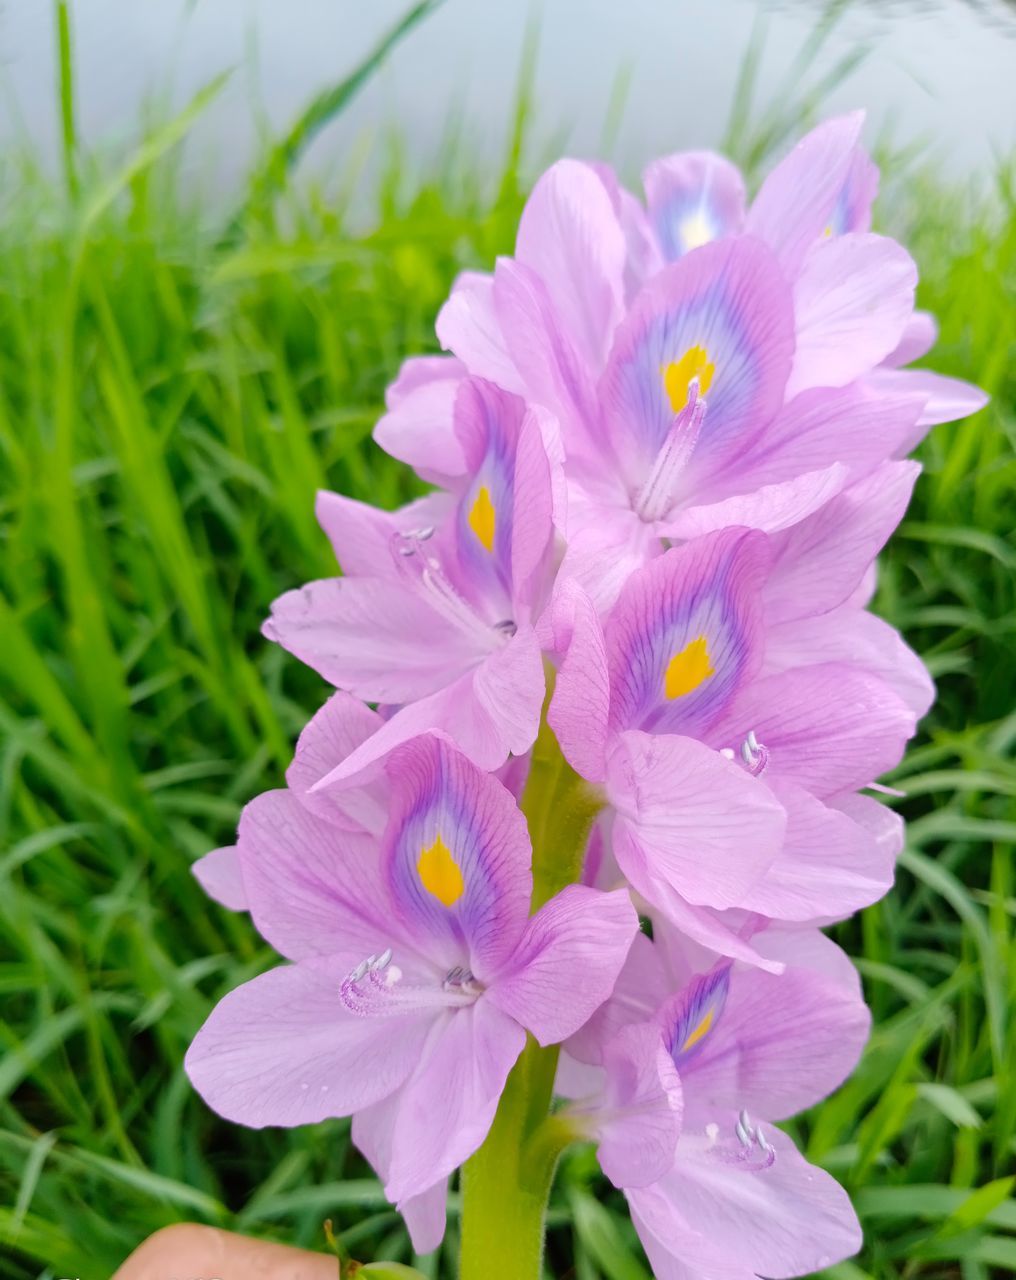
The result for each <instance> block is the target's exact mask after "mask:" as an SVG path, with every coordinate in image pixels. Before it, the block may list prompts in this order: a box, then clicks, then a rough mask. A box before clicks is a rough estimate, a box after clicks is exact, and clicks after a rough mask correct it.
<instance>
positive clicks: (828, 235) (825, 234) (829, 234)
mask: <svg viewBox="0 0 1016 1280" xmlns="http://www.w3.org/2000/svg"><path fill="white" fill-rule="evenodd" d="M832 234H833V225H832V223H830V224H829V226H828V227H826V229H825V230H824V231H823V232H822V238H823V239H824V240H830V239H832Z"/></svg>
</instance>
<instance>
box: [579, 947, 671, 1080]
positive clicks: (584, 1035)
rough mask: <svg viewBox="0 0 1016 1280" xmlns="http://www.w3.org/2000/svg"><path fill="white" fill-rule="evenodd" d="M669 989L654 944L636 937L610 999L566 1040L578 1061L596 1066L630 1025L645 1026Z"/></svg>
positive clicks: (664, 998) (658, 953) (668, 992)
mask: <svg viewBox="0 0 1016 1280" xmlns="http://www.w3.org/2000/svg"><path fill="white" fill-rule="evenodd" d="M670 991H671V986H670V984H669V981H668V976H667V974H666V971H665V969H664V965H663V962H662V959H661V956H660V952H659V949H658V948H657V946H656V944H655V943H654V942H653V941H651V940H650V939H649V938H647V937H646V935H645V934H644V933H641V932H639V933H637V934H636V935H635V939H634V941H633V942H632V944H631V950H630V951H629V952H628V955H627V957H626V958H625V962H624V967H623V968H622V970H621V972H620V974H619V975H618V978H617V982H615V984H614V990H613V991H612V992H611V995H610V999H609V1000H607V1001H606V1002H605V1003H604V1004H601V1005H600V1007H599V1008H598V1009H597V1010H596V1012H595V1013H594V1014H593V1015H592V1016H591V1017H590V1018H588V1019H587V1020H586V1021H585V1022H584V1023H583V1024H582V1026H581V1027H579V1029H578V1031H576V1032H575V1034H574V1035H573V1036H572V1037H571V1038H570V1039H569V1040H568V1044H567V1050H568V1052H569V1053H570V1054H571V1055H572V1057H574V1058H575V1059H576V1060H577V1061H579V1062H581V1063H584V1064H593V1065H598V1064H602V1062H603V1054H604V1050H605V1049H606V1046H607V1044H608V1043H609V1042H610V1041H611V1040H613V1039H614V1037H615V1036H616V1035H617V1034H618V1032H619V1031H620V1030H621V1029H622V1028H623V1027H627V1026H630V1025H631V1024H632V1023H636V1022H639V1023H643V1022H648V1021H649V1020H650V1019H651V1018H652V1016H653V1014H655V1012H656V1010H657V1009H658V1008H659V1007H660V1005H661V1004H663V1002H664V1000H666V998H667V996H668V995H669V994H670Z"/></svg>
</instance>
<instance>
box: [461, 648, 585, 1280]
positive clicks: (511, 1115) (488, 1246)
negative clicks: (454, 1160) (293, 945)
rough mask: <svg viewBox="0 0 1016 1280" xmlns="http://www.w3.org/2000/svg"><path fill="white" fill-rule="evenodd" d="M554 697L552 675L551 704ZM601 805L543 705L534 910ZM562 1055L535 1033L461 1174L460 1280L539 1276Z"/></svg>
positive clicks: (562, 878) (577, 851) (573, 869)
mask: <svg viewBox="0 0 1016 1280" xmlns="http://www.w3.org/2000/svg"><path fill="white" fill-rule="evenodd" d="M552 692H553V673H552V672H548V694H547V698H548V702H549V699H550V695H551V693H552ZM602 807H603V799H602V797H600V796H599V795H598V793H597V792H596V791H595V790H594V789H593V788H592V787H590V786H589V784H588V783H587V782H585V781H584V780H583V779H582V778H580V777H579V776H578V774H577V773H575V771H574V770H573V769H572V768H571V766H570V765H569V764H568V762H567V761H566V760H565V758H564V756H563V755H562V754H561V749H560V747H559V746H558V744H557V739H556V738H555V737H554V734H553V732H552V731H551V729H550V727H549V725H548V724H547V718H546V708H544V716H543V719H542V720H541V723H540V733H539V736H538V737H537V740H536V744H535V746H534V747H533V754H532V763H531V766H530V771H529V778H528V780H527V782H526V786H525V790H524V792H523V794H522V800H521V808H522V812H523V813H524V814H525V815H526V820H527V822H528V824H529V834H530V838H531V839H532V842H533V903H532V909H533V911H534V912H536V911H538V910H539V909H540V907H542V906H543V905H544V903H545V902H547V901H549V899H550V898H552V897H553V896H554V894H556V893H558V892H560V890H561V889H563V888H564V887H565V885H568V884H573V883H574V882H575V881H576V880H578V878H579V876H580V875H581V872H582V858H583V855H584V853H585V849H586V844H587V841H588V839H589V833H590V831H591V829H592V825H593V822H594V821H595V819H596V815H597V814H598V813H599V811H600V810H601V809H602ZM557 1057H558V1049H557V1046H556V1045H553V1046H550V1047H549V1048H546V1049H544V1048H541V1047H540V1046H539V1045H538V1044H537V1043H536V1041H535V1040H534V1039H533V1038H532V1037H531V1036H530V1037H529V1039H528V1041H527V1043H526V1047H525V1049H523V1051H522V1054H521V1056H520V1058H519V1060H518V1062H517V1063H516V1064H515V1066H514V1068H513V1069H512V1071H511V1073H510V1075H509V1076H508V1081H507V1083H506V1085H505V1090H504V1093H503V1094H502V1095H501V1101H500V1103H499V1104H498V1108H497V1114H496V1115H495V1117H494V1123H493V1124H492V1125H491V1129H490V1133H489V1134H488V1135H487V1138H486V1140H485V1141H484V1143H483V1145H482V1146H481V1147H480V1149H479V1150H478V1151H477V1152H476V1153H475V1155H473V1156H472V1157H471V1158H470V1159H469V1160H468V1161H467V1162H466V1165H465V1167H464V1168H463V1172H462V1254H461V1265H460V1271H459V1275H460V1280H539V1277H540V1274H541V1268H542V1263H543V1239H544V1220H545V1217H546V1212H547V1201H548V1199H549V1198H550V1188H551V1185H552V1183H553V1181H554V1171H555V1169H556V1168H557V1162H558V1157H559V1156H560V1154H561V1152H562V1151H563V1149H564V1148H565V1147H566V1146H567V1145H568V1143H569V1142H570V1141H571V1139H572V1136H573V1135H572V1133H571V1131H570V1129H569V1128H568V1126H567V1125H566V1124H565V1123H563V1122H562V1121H561V1120H560V1119H558V1118H557V1117H555V1116H553V1115H551V1114H550V1104H551V1100H552V1097H553V1091H554V1075H555V1073H556V1071H557Z"/></svg>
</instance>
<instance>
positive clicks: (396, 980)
mask: <svg viewBox="0 0 1016 1280" xmlns="http://www.w3.org/2000/svg"><path fill="white" fill-rule="evenodd" d="M482 994H483V986H482V985H481V984H480V983H479V982H477V981H476V979H475V978H474V977H473V975H472V974H471V973H470V972H469V971H468V970H467V969H462V968H456V969H453V970H452V971H451V973H449V974H448V976H447V977H446V978H445V979H444V981H443V982H442V983H441V985H440V986H437V985H434V986H416V985H411V984H409V983H404V982H403V981H402V970H401V969H400V968H399V967H398V965H394V964H392V949H391V947H388V948H387V950H385V951H383V952H382V953H381V954H380V955H377V956H368V957H367V959H366V960H361V962H360V963H359V964H358V965H357V966H356V968H355V969H353V970H352V971H351V972H350V973H349V974H348V975H347V976H346V977H345V978H343V980H342V983H341V984H340V986H339V999H340V1000H341V1001H342V1003H343V1004H344V1005H345V1006H346V1008H347V1009H348V1010H349V1011H350V1013H355V1014H358V1015H359V1016H360V1017H363V1018H387V1017H396V1016H398V1015H399V1014H405V1013H411V1012H414V1011H416V1010H420V1009H439V1008H448V1007H454V1006H456V1005H466V1004H472V1003H473V1002H474V1001H475V1000H476V999H477V997H478V996H480V995H482Z"/></svg>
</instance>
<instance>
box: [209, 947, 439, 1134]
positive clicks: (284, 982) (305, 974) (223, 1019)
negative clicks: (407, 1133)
mask: <svg viewBox="0 0 1016 1280" xmlns="http://www.w3.org/2000/svg"><path fill="white" fill-rule="evenodd" d="M348 973H349V967H348V963H347V961H346V960H345V959H344V958H343V957H339V958H332V957H324V958H320V959H315V960H306V961H303V962H302V963H301V964H296V965H283V966H281V967H280V968H278V969H270V970H269V971H268V973H263V974H261V976H260V977H257V978H254V979H253V980H252V981H251V982H245V983H244V984H243V986H241V987H237V989H236V990H235V991H231V992H230V993H229V995H227V996H224V997H223V999H222V1000H220V1001H219V1003H218V1004H217V1005H216V1006H215V1008H214V1009H213V1010H212V1012H211V1014H210V1015H209V1017H208V1019H207V1021H206V1022H205V1024H204V1026H203V1027H202V1028H201V1030H200V1031H199V1032H198V1034H197V1035H196V1036H195V1038H194V1041H193V1043H192V1044H191V1047H190V1049H188V1051H187V1057H186V1059H185V1061H184V1066H185V1068H186V1070H187V1074H188V1076H189V1077H190V1080H191V1083H192V1084H193V1085H194V1088H195V1089H197V1091H198V1093H200V1094H201V1096H202V1098H204V1100H205V1102H207V1104H208V1105H209V1106H210V1107H211V1108H212V1110H213V1111H217V1112H218V1113H219V1115H221V1116H224V1117H225V1118H226V1119H227V1120H232V1121H233V1122H234V1123H236V1124H245V1125H248V1126H249V1127H250V1128H252V1129H261V1128H264V1126H265V1125H285V1126H292V1125H298V1124H316V1123H317V1122H318V1121H320V1120H326V1119H328V1118H329V1117H331V1116H348V1115H351V1114H352V1113H353V1112H354V1111H358V1110H359V1109H360V1108H361V1107H367V1106H370V1104H371V1103H372V1102H377V1101H378V1100H379V1099H381V1098H384V1097H387V1096H388V1095H389V1094H390V1093H392V1092H394V1090H395V1089H397V1088H398V1087H399V1085H400V1084H402V1082H403V1081H404V1080H405V1079H406V1077H407V1076H408V1075H409V1073H410V1072H411V1071H412V1070H413V1068H414V1066H415V1065H416V1063H417V1062H418V1061H419V1058H420V1054H421V1052H422V1050H423V1047H424V1044H425V1043H426V1039H427V1034H428V1029H429V1027H430V1026H431V1024H432V1022H433V1014H431V1015H430V1016H421V1015H413V1016H407V1017H403V1018H361V1017H358V1016H357V1015H356V1014H353V1013H350V1012H349V1011H348V1010H347V1009H346V1008H345V1007H344V1006H343V1005H342V1003H341V1001H340V998H339V987H340V984H341V983H342V980H343V978H345V977H346V976H347V974H348Z"/></svg>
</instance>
